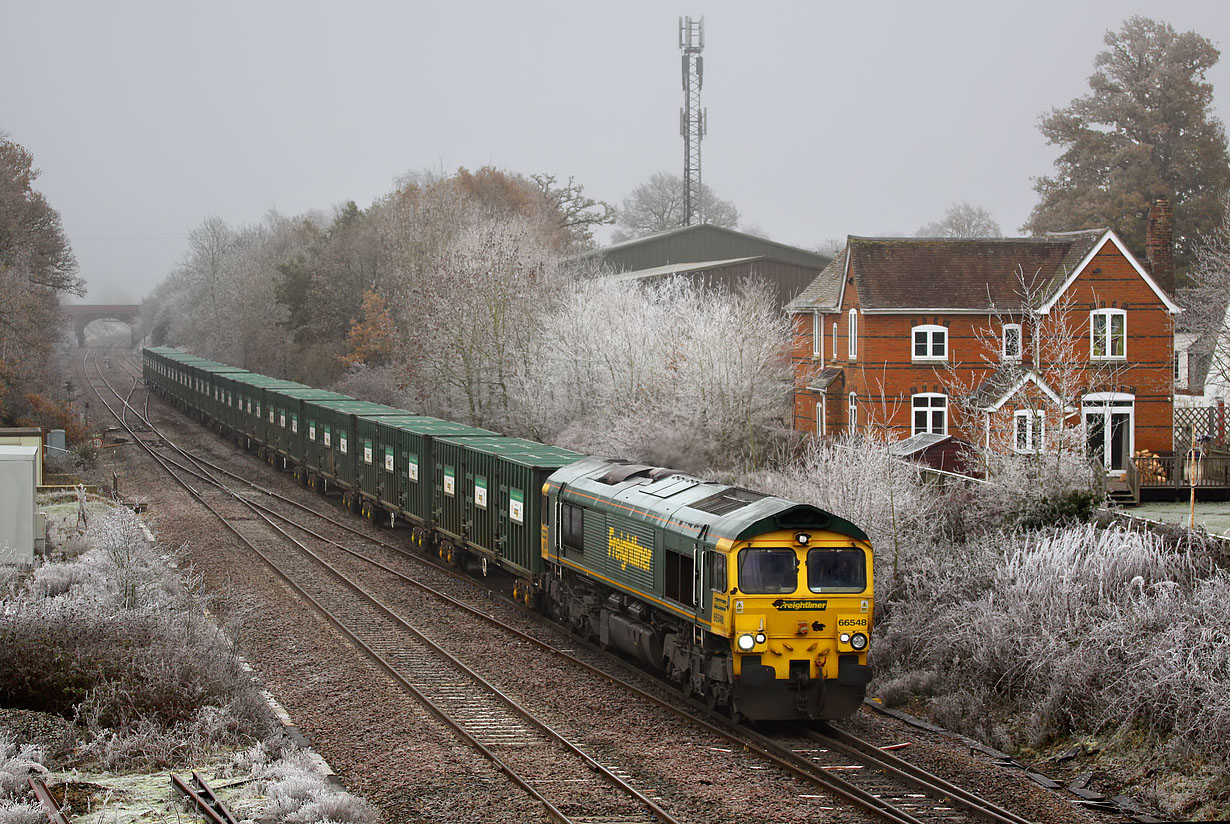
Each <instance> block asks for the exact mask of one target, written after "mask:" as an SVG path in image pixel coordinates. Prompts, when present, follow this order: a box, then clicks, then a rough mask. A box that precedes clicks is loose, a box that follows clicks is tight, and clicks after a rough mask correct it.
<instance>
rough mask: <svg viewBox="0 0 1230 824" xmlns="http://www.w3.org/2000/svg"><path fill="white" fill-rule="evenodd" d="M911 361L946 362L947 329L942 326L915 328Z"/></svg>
mask: <svg viewBox="0 0 1230 824" xmlns="http://www.w3.org/2000/svg"><path fill="white" fill-rule="evenodd" d="M913 340H914V348H913V352H912V355H913V359H914V360H916V361H942V360H948V329H947V328H946V327H943V326H934V325H927V326H915V327H914V330H913Z"/></svg>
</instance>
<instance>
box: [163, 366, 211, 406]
mask: <svg viewBox="0 0 1230 824" xmlns="http://www.w3.org/2000/svg"><path fill="white" fill-rule="evenodd" d="M204 360H205V359H204V358H198V357H197V356H196V355H189V354H188V353H187V352H176V353H174V354H168V355H167V380H168V383H167V393H168V394H169V395H170V396H171V397H172V398H174V399H175V400H177V401H179V403H180V404H181V405H183V406H189V407H191V408H193V409H197V410H200V403H203V402H204V398H205V396H204V393H203V392H201V389H200V385H201V382H200V378H199V377H198V376H197V373H196V372H195V371H194V370H193V369H192V366H193V364H196V363H199V362H202V361H204ZM198 396H199V397H198Z"/></svg>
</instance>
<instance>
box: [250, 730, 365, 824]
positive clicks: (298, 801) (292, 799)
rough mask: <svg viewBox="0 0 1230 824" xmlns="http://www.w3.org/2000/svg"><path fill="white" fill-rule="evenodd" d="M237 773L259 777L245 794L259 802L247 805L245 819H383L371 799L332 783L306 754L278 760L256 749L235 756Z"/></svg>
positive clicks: (305, 822)
mask: <svg viewBox="0 0 1230 824" xmlns="http://www.w3.org/2000/svg"><path fill="white" fill-rule="evenodd" d="M233 769H234V771H235V772H238V773H246V774H248V775H251V776H252V778H254V779H255V780H254V781H253V782H252V783H250V784H249V785H247V788H246V790H245V792H244V796H245V797H246V798H249V799H252V800H253V801H254V802H256V803H255V804H245V818H249V817H250V818H254V819H255V820H256V821H257V822H260V824H266V822H268V824H275V823H276V822H287V824H314V822H347V824H375V822H376V821H378V820H379V818H380V816H379V814H378V813H377V812H376V810H375V808H374V807H372V806H371V805H370V804H368V803H367V802H366V801H364V800H363V799H361V798H359V797H357V796H354V795H351V794H350V793H348V792H346V791H345V790H342V789H340V788H338V787H335V786H333V785H332V784H330V783H328V782H327V781H326V780H325V779H324V777H323V776H321V774H320V773H319V772H317V771H316V769H315V767H314V766H313V764H312V762H311V760H310V759H309V757H308V756H307V754H306V753H304V752H303V751H301V750H288V751H284V752H282V754H281V757H280V758H276V759H274V758H271V757H270V755H269V751H268V749H267V748H266V747H265V746H263V745H257V746H255V747H253V748H251V749H250V750H248V751H246V752H244V753H242V754H241V755H240V756H238V757H237V758H235V760H234V766H233ZM253 807H255V809H253Z"/></svg>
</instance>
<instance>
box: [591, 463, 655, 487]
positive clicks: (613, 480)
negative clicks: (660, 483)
mask: <svg viewBox="0 0 1230 824" xmlns="http://www.w3.org/2000/svg"><path fill="white" fill-rule="evenodd" d="M655 469H657V467H653V466H646V465H645V464H633V463H620V464H616V465H614V466H612V467H611V468H610V469H608V470H607V471H606V472H605V473H603V474H602V475H599V476H598V480H600V481H602V483H604V484H612V485H614V484H621V483H623V482H624V481H626V480H628V479H629V478H634V477H636V476H637V475H642V476H644V477H646V478H648V477H651V473H652V472H653V471H654V470H655Z"/></svg>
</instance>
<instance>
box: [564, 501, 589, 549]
mask: <svg viewBox="0 0 1230 824" xmlns="http://www.w3.org/2000/svg"><path fill="white" fill-rule="evenodd" d="M559 535H560V543H562V544H563V545H564V548H565V549H571V550H572V551H573V552H581V551H583V550H584V548H585V510H583V509H581V507H579V506H573V505H572V504H560V505H559Z"/></svg>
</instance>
